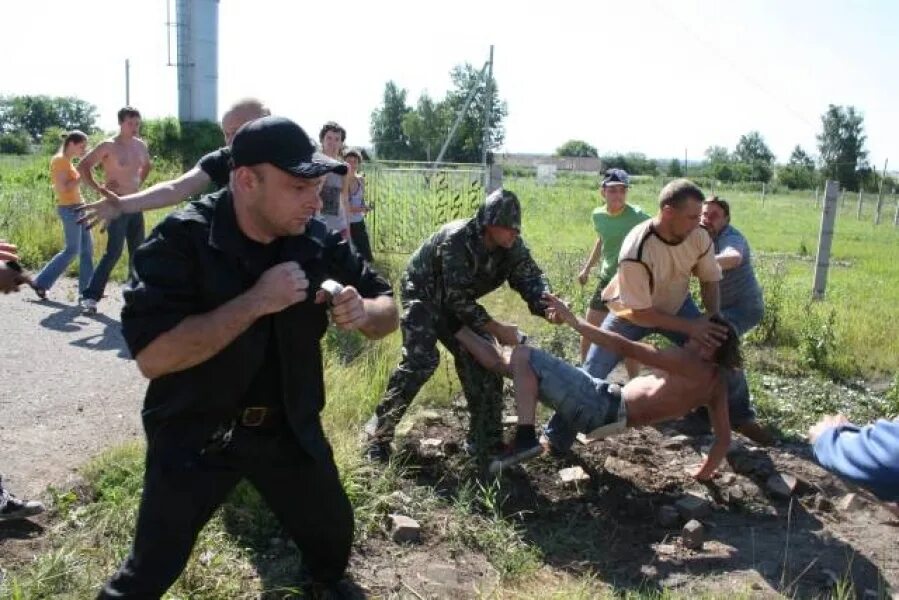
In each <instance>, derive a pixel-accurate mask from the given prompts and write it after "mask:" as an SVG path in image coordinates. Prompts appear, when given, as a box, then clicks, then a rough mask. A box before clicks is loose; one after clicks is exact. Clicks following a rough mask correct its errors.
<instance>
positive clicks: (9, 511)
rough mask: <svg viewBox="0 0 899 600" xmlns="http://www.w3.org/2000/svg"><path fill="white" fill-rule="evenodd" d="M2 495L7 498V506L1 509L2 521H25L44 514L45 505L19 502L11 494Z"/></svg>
mask: <svg viewBox="0 0 899 600" xmlns="http://www.w3.org/2000/svg"><path fill="white" fill-rule="evenodd" d="M2 493H3V495H4V496H6V504H5V505H4V506H3V508H0V521H13V520H16V519H25V518H28V517H33V516H34V515H39V514H41V513H42V512H44V505H43V504H41V503H40V502H38V501H36V500H19V499H18V498H16V497H15V496H13V495H12V494H10V493H9V492H6V491H3V492H2Z"/></svg>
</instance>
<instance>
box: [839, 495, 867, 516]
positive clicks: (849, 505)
mask: <svg viewBox="0 0 899 600" xmlns="http://www.w3.org/2000/svg"><path fill="white" fill-rule="evenodd" d="M864 506H865V502H864V501H863V500H862V499H861V498H859V497H858V496H857V495H856V494H846V495H845V496H843V497H842V498H840V501H839V502H837V508H839V509H840V510H842V511H843V512H856V511H858V510H861V509H862V508H864Z"/></svg>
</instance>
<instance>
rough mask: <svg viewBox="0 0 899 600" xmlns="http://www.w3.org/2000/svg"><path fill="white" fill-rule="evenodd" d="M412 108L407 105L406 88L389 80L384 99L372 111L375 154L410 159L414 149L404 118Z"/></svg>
mask: <svg viewBox="0 0 899 600" xmlns="http://www.w3.org/2000/svg"><path fill="white" fill-rule="evenodd" d="M411 110H412V109H411V108H409V106H407V105H406V90H404V89H402V88H400V87H399V86H397V85H396V84H395V83H394V82H393V81H388V82H387V84H386V85H385V86H384V100H383V103H382V104H381V106H380V107H378V108H376V109H375V110H373V111H372V113H371V126H370V128H369V132H370V133H371V139H372V143H373V144H374V149H375V155H376V156H377V157H378V158H381V159H384V160H409V159H410V158H412V149H411V145H410V143H409V138H408V137H407V136H406V133H405V132H404V131H403V119H405V117H406V115H407V114H409V112H410V111H411Z"/></svg>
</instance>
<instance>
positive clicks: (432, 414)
mask: <svg viewBox="0 0 899 600" xmlns="http://www.w3.org/2000/svg"><path fill="white" fill-rule="evenodd" d="M418 418H419V420H421V421H422V422H424V424H425V425H439V424H440V423H442V422H443V415H442V414H440V412H439V411H436V410H423V411H421V412H420V413H418Z"/></svg>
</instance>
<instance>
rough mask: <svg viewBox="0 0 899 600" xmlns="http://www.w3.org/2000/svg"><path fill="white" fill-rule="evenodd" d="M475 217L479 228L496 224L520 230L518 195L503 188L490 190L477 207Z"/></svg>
mask: <svg viewBox="0 0 899 600" xmlns="http://www.w3.org/2000/svg"><path fill="white" fill-rule="evenodd" d="M475 218H476V219H477V222H478V226H479V227H481V228H483V227H486V226H487V225H497V226H500V227H508V228H509V229H514V230H515V231H518V232H521V204H520V203H519V202H518V196H516V195H515V194H514V193H512V192H510V191H507V190H503V189H498V190H496V191H494V192H492V193H491V194H490V195H489V196H487V199H486V200H485V201H484V203H483V204H482V205H481V206H480V207H479V208H478V214H477V216H476V217H475Z"/></svg>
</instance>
